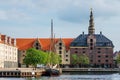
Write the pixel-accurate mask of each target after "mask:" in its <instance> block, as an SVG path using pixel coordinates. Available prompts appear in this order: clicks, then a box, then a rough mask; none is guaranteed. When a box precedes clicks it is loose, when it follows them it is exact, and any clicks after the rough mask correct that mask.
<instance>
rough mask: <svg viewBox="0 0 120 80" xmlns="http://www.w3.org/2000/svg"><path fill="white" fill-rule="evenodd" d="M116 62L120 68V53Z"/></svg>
mask: <svg viewBox="0 0 120 80" xmlns="http://www.w3.org/2000/svg"><path fill="white" fill-rule="evenodd" d="M116 62H117V66H118V67H119V68H120V54H118V55H117V58H116Z"/></svg>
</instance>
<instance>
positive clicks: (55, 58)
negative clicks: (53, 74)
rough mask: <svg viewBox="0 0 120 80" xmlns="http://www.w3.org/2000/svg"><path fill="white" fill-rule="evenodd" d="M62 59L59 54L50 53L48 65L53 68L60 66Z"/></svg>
mask: <svg viewBox="0 0 120 80" xmlns="http://www.w3.org/2000/svg"><path fill="white" fill-rule="evenodd" d="M60 61H61V58H60V56H59V55H58V54H56V53H53V52H49V53H47V64H48V65H49V67H51V68H52V67H53V65H56V64H60V63H61V62H60Z"/></svg>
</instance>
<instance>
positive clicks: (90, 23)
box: [88, 8, 95, 35]
mask: <svg viewBox="0 0 120 80" xmlns="http://www.w3.org/2000/svg"><path fill="white" fill-rule="evenodd" d="M88 34H90V35H92V34H95V28H94V19H93V12H92V8H91V11H90V20H89V27H88Z"/></svg>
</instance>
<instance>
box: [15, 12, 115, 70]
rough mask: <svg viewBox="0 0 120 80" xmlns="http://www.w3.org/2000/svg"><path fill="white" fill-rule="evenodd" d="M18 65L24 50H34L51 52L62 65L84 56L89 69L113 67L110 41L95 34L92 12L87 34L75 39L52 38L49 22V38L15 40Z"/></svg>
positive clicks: (112, 46) (20, 65)
mask: <svg viewBox="0 0 120 80" xmlns="http://www.w3.org/2000/svg"><path fill="white" fill-rule="evenodd" d="M16 40H17V46H18V63H19V67H22V65H23V59H24V57H25V55H26V50H27V49H29V48H36V49H38V50H42V51H45V52H50V51H53V52H55V53H57V54H59V56H60V57H61V58H62V61H61V62H62V65H70V64H72V63H71V62H72V57H71V55H72V54H77V55H78V56H79V55H81V54H85V55H87V56H88V58H89V60H90V66H91V67H105V68H106V67H108V68H111V67H113V66H114V62H113V48H114V45H113V43H112V41H111V40H110V39H108V38H107V37H106V36H104V35H103V34H102V32H100V34H95V27H94V18H93V12H92V10H91V12H90V20H89V27H88V34H84V32H83V33H82V34H80V35H79V36H78V37H77V38H53V21H52V20H51V38H17V39H16Z"/></svg>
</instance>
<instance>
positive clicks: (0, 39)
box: [0, 33, 2, 41]
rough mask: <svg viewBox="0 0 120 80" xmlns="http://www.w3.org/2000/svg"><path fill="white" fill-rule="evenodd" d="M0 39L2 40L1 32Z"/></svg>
mask: <svg viewBox="0 0 120 80" xmlns="http://www.w3.org/2000/svg"><path fill="white" fill-rule="evenodd" d="M0 41H2V35H1V33H0Z"/></svg>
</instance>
